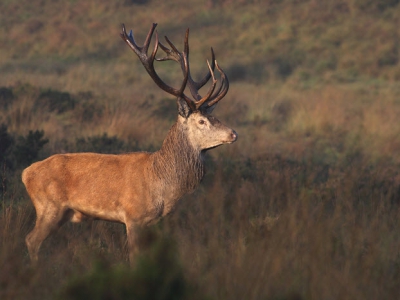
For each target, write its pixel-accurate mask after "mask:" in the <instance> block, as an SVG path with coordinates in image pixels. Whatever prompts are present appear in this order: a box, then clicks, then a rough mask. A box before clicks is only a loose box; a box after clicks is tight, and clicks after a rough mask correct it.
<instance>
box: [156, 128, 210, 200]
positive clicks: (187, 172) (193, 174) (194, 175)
mask: <svg viewBox="0 0 400 300" xmlns="http://www.w3.org/2000/svg"><path fill="white" fill-rule="evenodd" d="M202 156H203V154H202V153H201V151H199V150H198V149H194V148H193V146H192V145H191V144H190V142H189V140H188V138H187V135H186V132H185V131H184V129H183V127H182V125H181V124H180V123H179V122H177V123H175V124H174V125H173V126H172V127H171V129H170V131H169V132H168V135H167V137H166V138H165V140H164V143H163V145H162V147H161V149H160V150H159V151H157V152H155V153H154V160H153V168H154V172H155V174H156V176H157V177H158V178H163V180H164V184H165V185H168V186H169V187H171V188H173V189H174V194H176V195H178V196H179V197H180V196H182V195H183V194H186V193H188V192H191V191H193V190H194V189H195V188H196V186H197V185H198V184H199V183H200V181H201V179H202V178H203V176H204V162H203V157H202Z"/></svg>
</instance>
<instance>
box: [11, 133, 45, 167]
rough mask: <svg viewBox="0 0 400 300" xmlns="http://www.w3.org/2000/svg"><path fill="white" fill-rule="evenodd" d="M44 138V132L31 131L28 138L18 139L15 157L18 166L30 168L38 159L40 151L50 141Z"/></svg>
mask: <svg viewBox="0 0 400 300" xmlns="http://www.w3.org/2000/svg"><path fill="white" fill-rule="evenodd" d="M43 136H44V131H43V130H41V131H39V130H35V131H32V130H30V131H29V133H28V135H27V136H26V137H24V136H20V137H18V139H17V142H16V145H15V149H14V157H15V161H16V164H17V166H19V167H26V166H29V165H30V164H31V163H33V162H34V161H36V160H37V159H38V157H39V151H40V150H41V149H42V148H43V146H44V145H46V144H47V143H48V141H49V140H48V139H45V138H43Z"/></svg>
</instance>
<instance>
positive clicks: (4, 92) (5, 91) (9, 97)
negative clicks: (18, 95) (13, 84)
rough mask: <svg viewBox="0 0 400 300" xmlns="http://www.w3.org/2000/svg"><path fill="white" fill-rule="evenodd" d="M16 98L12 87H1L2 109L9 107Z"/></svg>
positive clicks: (0, 103) (0, 107)
mask: <svg viewBox="0 0 400 300" xmlns="http://www.w3.org/2000/svg"><path fill="white" fill-rule="evenodd" d="M13 100H14V93H13V91H12V89H10V88H6V87H0V109H7V107H8V106H9V105H10V104H11V103H12V101H13Z"/></svg>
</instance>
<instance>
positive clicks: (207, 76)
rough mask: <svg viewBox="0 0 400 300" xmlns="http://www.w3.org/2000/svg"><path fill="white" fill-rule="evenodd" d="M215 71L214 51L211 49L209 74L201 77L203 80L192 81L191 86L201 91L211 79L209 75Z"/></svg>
mask: <svg viewBox="0 0 400 300" xmlns="http://www.w3.org/2000/svg"><path fill="white" fill-rule="evenodd" d="M214 69H215V54H214V49H213V48H212V47H211V69H209V72H208V73H207V74H206V75H205V76H204V77H203V79H201V80H199V81H198V82H194V81H193V80H192V82H193V83H192V84H193V85H195V86H196V88H197V89H201V88H202V87H203V86H204V85H205V84H206V83H207V82H208V81H209V80H210V78H211V76H212V75H211V74H212V73H213V72H214Z"/></svg>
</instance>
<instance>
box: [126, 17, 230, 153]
mask: <svg viewBox="0 0 400 300" xmlns="http://www.w3.org/2000/svg"><path fill="white" fill-rule="evenodd" d="M156 26H157V24H153V25H152V27H151V28H150V31H149V33H148V34H147V37H146V40H145V42H144V45H143V46H142V47H139V46H138V45H137V44H136V42H135V40H134V39H133V35H132V30H131V31H130V33H129V35H128V34H127V33H126V30H125V25H122V33H121V37H122V39H123V40H124V41H125V42H126V43H127V44H128V45H129V47H130V48H131V49H132V50H133V51H134V52H135V53H136V55H137V56H138V57H139V59H140V61H141V62H142V64H143V66H144V67H145V69H146V71H147V72H148V73H149V75H150V77H151V78H152V79H153V80H154V82H155V83H156V84H157V85H158V86H159V87H160V88H161V89H162V90H164V91H166V92H167V93H169V94H171V95H174V96H176V97H177V107H178V114H179V115H178V120H177V122H178V123H179V124H180V125H181V126H183V128H184V130H185V131H186V132H187V136H188V139H189V141H190V142H191V144H192V145H193V146H194V147H195V148H198V149H199V150H205V149H210V148H214V147H217V146H219V145H222V144H227V143H233V142H235V141H236V139H237V133H236V132H235V131H234V130H232V129H231V128H229V127H227V126H225V125H223V124H222V123H221V122H220V121H219V120H218V119H216V118H215V117H213V116H211V115H210V114H211V112H212V111H213V110H214V108H215V106H216V104H217V103H218V101H220V100H221V99H222V98H223V97H224V96H225V95H226V93H227V92H228V89H229V81H228V78H227V76H226V74H225V73H224V71H223V70H222V69H221V68H220V67H219V66H218V63H217V61H216V59H215V54H214V51H213V49H212V48H211V55H212V61H211V65H210V63H209V62H208V61H207V65H208V73H207V74H206V75H205V76H204V77H203V79H201V80H200V81H194V80H193V79H192V76H191V74H190V68H189V29H187V30H186V35H185V42H184V50H183V52H180V51H178V49H177V48H176V47H175V46H174V44H173V43H172V42H171V41H170V40H169V39H168V38H167V37H165V40H166V41H167V43H168V44H169V46H170V47H171V49H170V48H168V47H166V46H164V45H163V44H162V43H161V42H160V41H159V39H158V34H157V31H156V33H155V44H154V48H153V51H152V53H151V55H150V56H149V55H148V54H147V52H148V49H149V45H150V42H151V39H152V36H153V33H154V30H155V28H156ZM159 47H160V48H161V49H162V50H163V51H164V52H165V54H166V56H165V57H163V58H156V54H157V50H158V48H159ZM166 60H173V61H176V62H178V63H179V64H180V66H181V69H182V72H183V82H182V84H181V87H180V88H179V89H176V88H174V87H171V86H169V85H167V84H166V83H165V82H164V81H162V80H161V78H160V77H159V76H158V74H157V73H156V71H155V69H154V61H166ZM215 67H216V68H217V70H218V72H219V73H220V84H219V87H218V88H216V86H217V80H216V79H215V76H214V70H215ZM210 79H212V82H211V85H210V88H209V90H208V92H207V94H206V95H205V96H204V97H202V96H201V95H200V94H199V90H200V89H201V88H202V87H203V86H204V85H205V84H206V83H207V82H208V81H209V80H210ZM186 87H188V88H189V89H190V93H191V95H192V98H190V97H188V96H186V95H185V93H184V91H185V89H186Z"/></svg>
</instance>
